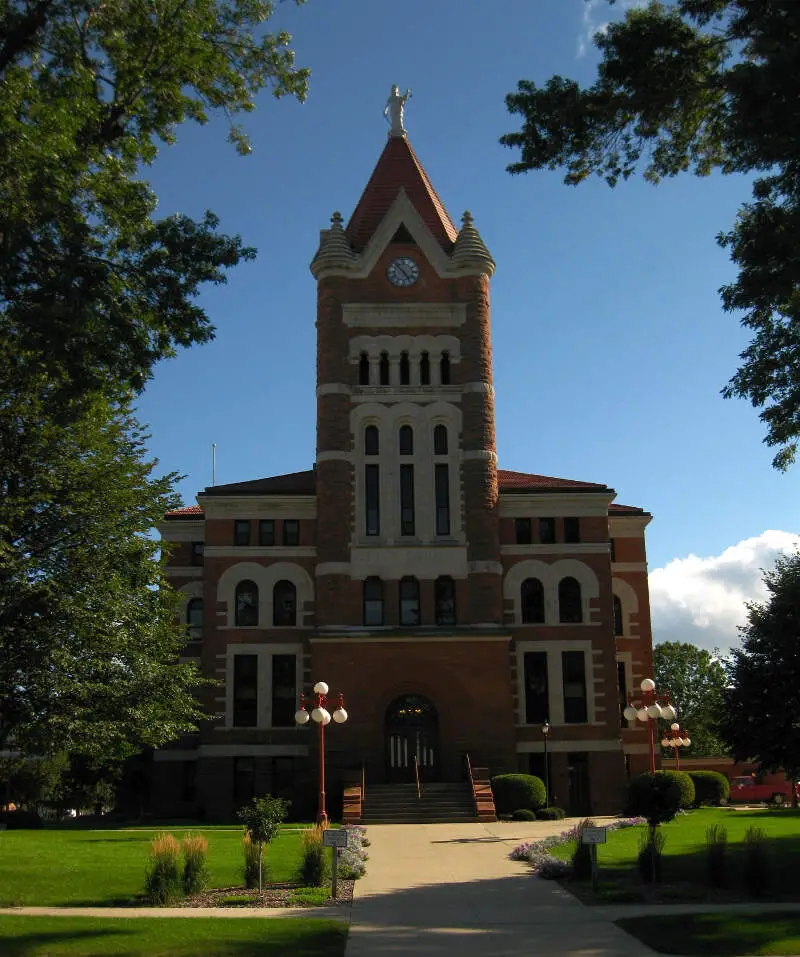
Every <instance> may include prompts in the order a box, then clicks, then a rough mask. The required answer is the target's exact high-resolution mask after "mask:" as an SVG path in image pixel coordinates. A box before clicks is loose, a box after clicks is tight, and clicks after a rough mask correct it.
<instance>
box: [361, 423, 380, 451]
mask: <svg viewBox="0 0 800 957" xmlns="http://www.w3.org/2000/svg"><path fill="white" fill-rule="evenodd" d="M379 447H380V437H379V435H378V427H377V425H368V426H367V427H366V429H364V454H365V455H377V454H378V449H379Z"/></svg>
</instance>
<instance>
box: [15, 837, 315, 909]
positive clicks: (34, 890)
mask: <svg viewBox="0 0 800 957" xmlns="http://www.w3.org/2000/svg"><path fill="white" fill-rule="evenodd" d="M162 830H169V832H170V833H171V834H174V835H175V837H176V838H177V839H178V840H179V841H180V839H181V838H182V837H183V835H184V834H185V833H187V832H189V831H191V832H195V833H197V832H200V833H203V834H205V836H206V838H207V839H208V870H209V876H210V881H209V887H235V886H239V885H242V884H243V878H242V865H243V861H244V855H243V853H242V830H241V828H229V829H222V828H185V829H184V828H174V827H173V828H164V829H162V828H153V829H150V828H131V829H126V830H118V831H112V830H103V831H87V830H80V829H69V828H63V829H51V828H47V829H42V830H30V831H2V832H0V906H8V905H23V906H24V905H42V906H58V905H70V906H73V907H78V906H98V905H113V904H117V905H123V904H130V903H134V902H136V898H137V897H138V896H139V895H140V894H141V893H142V892H143V888H144V872H145V866H146V864H147V858H148V849H149V845H150V841H151V840H152V838H153V837H154V836H155V835H156V834H158V833H161V831H162ZM300 838H301V832H300V831H291V830H288V829H287V830H284V831H281V833H280V834H279V835H278V837H277V838H276V839H275V840H274V841H273V842H272V843H271V844H270V846H269V848H268V849H267V852H266V854H265V855H264V861H265V863H266V865H267V877H268V879H269V880H274V881H291V880H293V879H294V878H295V877H296V876H297V871H298V868H299V866H300V857H301V840H300Z"/></svg>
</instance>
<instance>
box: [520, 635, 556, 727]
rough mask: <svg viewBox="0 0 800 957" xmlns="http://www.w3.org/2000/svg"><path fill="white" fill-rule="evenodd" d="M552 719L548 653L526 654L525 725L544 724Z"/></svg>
mask: <svg viewBox="0 0 800 957" xmlns="http://www.w3.org/2000/svg"><path fill="white" fill-rule="evenodd" d="M549 717H550V702H549V691H548V685H547V652H546V651H527V652H525V724H544V722H545V721H547V720H548V718H549Z"/></svg>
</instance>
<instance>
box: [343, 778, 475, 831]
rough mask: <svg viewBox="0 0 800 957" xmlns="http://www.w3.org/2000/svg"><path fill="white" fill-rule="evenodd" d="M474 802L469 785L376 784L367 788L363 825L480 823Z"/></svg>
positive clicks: (362, 816) (362, 818)
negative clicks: (420, 786)
mask: <svg viewBox="0 0 800 957" xmlns="http://www.w3.org/2000/svg"><path fill="white" fill-rule="evenodd" d="M477 820H478V815H477V813H476V811H475V802H474V800H473V797H472V793H471V791H470V787H469V784H467V783H460V782H459V783H436V784H423V785H422V793H421V795H420V796H419V797H418V796H417V786H416V784H373V785H369V786H368V787H367V796H366V801H365V802H364V806H363V808H362V812H361V823H362V824H364V825H369V824H450V823H453V822H457V821H477Z"/></svg>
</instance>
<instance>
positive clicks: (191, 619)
mask: <svg viewBox="0 0 800 957" xmlns="http://www.w3.org/2000/svg"><path fill="white" fill-rule="evenodd" d="M186 624H187V625H188V626H189V637H190V638H191V639H192V640H193V641H197V640H198V639H199V638H202V637H203V599H202V598H190V599H189V603H188V604H187V606H186Z"/></svg>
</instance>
